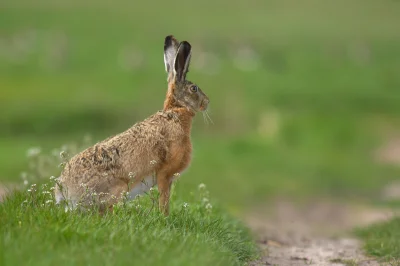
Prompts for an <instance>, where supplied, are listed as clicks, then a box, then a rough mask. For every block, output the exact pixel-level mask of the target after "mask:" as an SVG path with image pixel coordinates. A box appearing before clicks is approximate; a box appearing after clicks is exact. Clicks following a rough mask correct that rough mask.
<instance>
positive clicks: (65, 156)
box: [60, 151, 67, 159]
mask: <svg viewBox="0 0 400 266" xmlns="http://www.w3.org/2000/svg"><path fill="white" fill-rule="evenodd" d="M60 158H61V159H66V158H67V152H66V151H61V152H60Z"/></svg>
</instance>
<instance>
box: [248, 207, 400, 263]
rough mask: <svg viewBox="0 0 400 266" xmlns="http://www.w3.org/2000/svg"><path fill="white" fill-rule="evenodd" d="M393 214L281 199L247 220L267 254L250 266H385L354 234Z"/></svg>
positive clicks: (378, 210) (261, 247) (385, 210)
mask: <svg viewBox="0 0 400 266" xmlns="http://www.w3.org/2000/svg"><path fill="white" fill-rule="evenodd" d="M393 215H394V214H393V211H392V210H389V209H383V208H382V209H378V208H371V207H366V206H363V205H359V204H358V205H356V204H352V205H349V204H348V203H346V204H345V203H337V202H331V201H321V200H318V201H314V202H310V203H307V204H301V205H300V204H297V203H294V202H290V201H285V200H279V201H276V202H274V204H271V205H270V206H267V207H261V208H257V209H256V210H254V211H252V212H251V213H250V214H249V215H247V216H246V217H247V218H245V221H246V222H247V224H248V225H249V226H250V228H251V229H252V230H253V232H254V234H255V235H256V236H257V240H258V243H259V247H260V249H261V251H262V258H261V259H259V260H258V261H254V262H252V263H251V264H250V265H253V266H256V265H257V266H258V265H284V266H285V265H288V266H290V265H299V266H300V265H319V266H324V265H359V266H364V265H385V264H384V263H382V262H378V261H377V260H376V259H374V258H371V257H368V256H366V255H365V253H364V252H363V250H362V247H361V243H360V241H359V240H357V239H356V238H354V236H352V234H351V230H353V229H354V228H355V227H362V226H367V225H369V224H372V223H376V222H380V221H384V220H386V219H390V218H391V217H392V216H393Z"/></svg>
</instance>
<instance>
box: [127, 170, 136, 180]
mask: <svg viewBox="0 0 400 266" xmlns="http://www.w3.org/2000/svg"><path fill="white" fill-rule="evenodd" d="M128 176H129V178H130V179H134V178H135V176H136V173H135V172H129V174H128Z"/></svg>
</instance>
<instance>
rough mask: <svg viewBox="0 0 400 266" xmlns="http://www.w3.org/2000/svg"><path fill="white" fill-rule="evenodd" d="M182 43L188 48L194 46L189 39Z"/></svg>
mask: <svg viewBox="0 0 400 266" xmlns="http://www.w3.org/2000/svg"><path fill="white" fill-rule="evenodd" d="M181 45H183V46H184V47H187V48H192V46H191V45H190V43H189V42H187V41H183V42H181Z"/></svg>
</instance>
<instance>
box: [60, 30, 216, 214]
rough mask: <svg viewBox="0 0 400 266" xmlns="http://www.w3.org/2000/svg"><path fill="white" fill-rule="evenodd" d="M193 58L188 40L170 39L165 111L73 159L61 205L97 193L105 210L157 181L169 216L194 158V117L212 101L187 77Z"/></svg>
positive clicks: (166, 50)
mask: <svg viewBox="0 0 400 266" xmlns="http://www.w3.org/2000/svg"><path fill="white" fill-rule="evenodd" d="M190 57H191V45H190V44H189V43H188V42H186V41H183V42H181V43H180V42H178V40H177V39H175V38H174V37H173V36H172V35H170V36H167V37H166V38H165V42H164V63H165V70H166V72H167V74H168V79H167V80H168V91H167V95H166V99H165V101H164V108H163V110H162V111H158V112H156V113H155V114H154V115H152V116H150V117H148V118H147V119H145V120H144V121H142V122H138V123H136V124H134V125H133V126H132V127H131V128H129V129H128V130H126V131H125V132H123V133H121V134H118V135H115V136H113V137H110V138H108V139H106V140H104V141H101V142H99V143H97V144H95V145H94V146H92V147H90V148H87V149H86V150H84V151H82V152H81V153H79V154H77V155H75V156H74V157H72V158H71V159H70V160H69V161H68V162H67V163H66V165H65V167H64V169H63V171H62V173H61V176H60V177H59V178H58V182H57V184H58V186H57V188H56V191H55V197H56V201H57V202H58V203H59V202H61V201H66V202H67V203H68V205H69V204H70V205H69V206H72V207H76V206H77V204H78V203H80V204H82V205H86V206H87V205H89V204H93V198H94V197H95V198H96V201H95V204H96V205H98V206H99V207H100V208H101V209H103V210H104V209H105V208H110V207H112V205H113V204H115V203H116V202H117V201H118V200H120V199H121V195H128V197H129V198H130V199H133V198H135V196H136V195H138V194H141V193H144V192H145V191H147V190H149V189H150V188H151V187H153V186H155V185H157V186H158V190H159V192H160V197H159V208H160V211H161V212H163V213H164V214H165V215H168V214H169V197H170V188H171V184H172V182H173V180H174V178H175V177H176V176H177V175H179V173H181V172H182V171H183V170H184V169H186V168H187V167H188V166H189V163H190V160H191V153H192V144H191V140H190V133H191V125H192V120H193V118H194V116H195V114H196V112H199V111H205V110H207V107H208V104H209V99H208V97H207V96H206V95H205V94H204V93H203V92H202V91H201V90H200V88H199V87H198V86H197V85H196V84H194V83H192V82H190V81H188V80H186V74H187V73H188V71H189V64H190Z"/></svg>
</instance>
